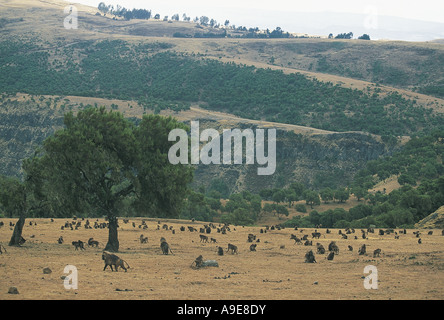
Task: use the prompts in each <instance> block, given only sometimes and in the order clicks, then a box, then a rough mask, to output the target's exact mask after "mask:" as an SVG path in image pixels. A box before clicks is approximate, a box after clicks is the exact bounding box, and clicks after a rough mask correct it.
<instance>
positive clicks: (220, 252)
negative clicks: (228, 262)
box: [217, 247, 224, 256]
mask: <svg viewBox="0 0 444 320" xmlns="http://www.w3.org/2000/svg"><path fill="white" fill-rule="evenodd" d="M217 254H218V255H220V256H223V255H224V248H222V247H217Z"/></svg>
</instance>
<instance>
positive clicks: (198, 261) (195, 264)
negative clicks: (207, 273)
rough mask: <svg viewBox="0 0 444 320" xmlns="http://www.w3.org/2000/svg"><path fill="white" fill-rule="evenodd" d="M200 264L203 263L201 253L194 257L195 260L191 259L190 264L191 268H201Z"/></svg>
mask: <svg viewBox="0 0 444 320" xmlns="http://www.w3.org/2000/svg"><path fill="white" fill-rule="evenodd" d="M202 265H203V257H202V255H200V256H198V257H197V258H196V260H194V261H193V263H192V264H191V268H193V269H198V268H201V267H202Z"/></svg>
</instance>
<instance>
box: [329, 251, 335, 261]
mask: <svg viewBox="0 0 444 320" xmlns="http://www.w3.org/2000/svg"><path fill="white" fill-rule="evenodd" d="M334 257H335V252H334V251H330V253H329V254H328V256H327V260H333V258H334Z"/></svg>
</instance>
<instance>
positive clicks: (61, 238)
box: [57, 236, 63, 244]
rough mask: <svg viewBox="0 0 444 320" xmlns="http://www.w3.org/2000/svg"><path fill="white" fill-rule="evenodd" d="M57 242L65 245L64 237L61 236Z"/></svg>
mask: <svg viewBox="0 0 444 320" xmlns="http://www.w3.org/2000/svg"><path fill="white" fill-rule="evenodd" d="M57 242H58V243H59V244H62V243H63V237H62V236H60V237H59V239H58V240H57Z"/></svg>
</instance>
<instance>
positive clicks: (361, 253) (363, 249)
mask: <svg viewBox="0 0 444 320" xmlns="http://www.w3.org/2000/svg"><path fill="white" fill-rule="evenodd" d="M366 251H367V248H366V246H365V243H364V244H363V245H362V246H361V248H359V250H358V253H359V255H361V256H362V255H364V254H365V253H366Z"/></svg>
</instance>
